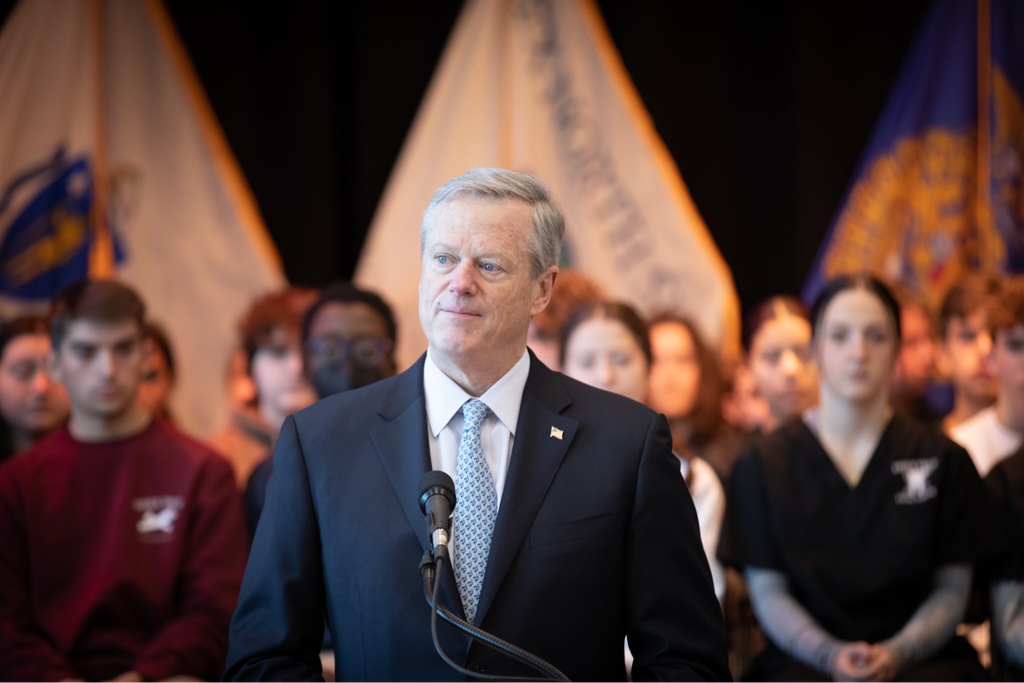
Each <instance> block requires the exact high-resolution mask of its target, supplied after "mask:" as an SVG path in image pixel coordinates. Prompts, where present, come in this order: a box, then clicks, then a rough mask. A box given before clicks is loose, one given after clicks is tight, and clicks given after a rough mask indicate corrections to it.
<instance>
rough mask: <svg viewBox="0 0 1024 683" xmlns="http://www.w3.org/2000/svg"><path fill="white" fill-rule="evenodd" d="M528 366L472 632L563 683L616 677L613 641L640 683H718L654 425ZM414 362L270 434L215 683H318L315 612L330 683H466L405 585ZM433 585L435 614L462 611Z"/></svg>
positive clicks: (420, 422) (707, 578)
mask: <svg viewBox="0 0 1024 683" xmlns="http://www.w3.org/2000/svg"><path fill="white" fill-rule="evenodd" d="M530 361H531V362H530V374H529V378H528V380H527V382H526V388H525V391H524V393H523V401H522V406H521V408H520V412H519V422H518V425H517V427H516V430H515V441H514V444H513V449H512V454H511V458H510V462H509V470H508V475H507V479H506V482H505V488H504V491H503V493H502V498H501V505H500V508H499V511H498V518H497V520H496V522H495V527H494V535H493V538H492V542H491V549H490V555H489V557H488V562H487V572H486V575H485V578H484V584H483V588H482V590H481V594H480V603H479V606H478V610H477V625H478V626H480V628H483V629H484V630H487V631H490V632H491V633H493V634H495V635H497V636H499V637H501V638H504V639H506V640H509V641H511V642H513V643H515V644H516V645H519V646H520V647H523V648H525V649H527V650H529V651H530V652H533V653H534V654H536V655H539V656H540V657H542V658H544V659H546V660H547V661H549V662H550V663H551V664H553V665H554V666H556V667H558V668H559V669H561V670H562V672H564V673H565V674H566V675H567V676H569V677H570V678H571V679H573V680H625V676H626V671H625V666H624V663H623V637H624V636H628V638H629V645H630V649H631V650H632V652H633V655H634V658H635V660H634V665H633V678H634V679H635V680H644V679H663V680H670V679H676V680H678V679H706V680H723V679H724V680H728V678H729V670H728V663H727V658H726V644H725V627H724V624H723V619H722V612H721V609H720V607H719V604H718V601H717V600H716V599H715V594H714V589H713V586H712V581H711V573H710V571H709V569H708V564H707V560H706V558H705V555H704V550H703V548H702V546H701V540H700V532H699V529H698V526H697V516H696V513H695V512H694V508H693V502H692V501H691V499H690V496H689V493H688V491H687V489H686V485H685V483H684V482H683V478H682V477H681V476H680V473H679V463H678V461H677V460H676V458H675V456H674V455H673V454H672V449H671V437H670V435H669V429H668V424H667V422H666V421H665V418H664V417H662V416H660V415H658V414H656V413H655V412H653V411H651V410H650V409H648V408H646V407H644V406H642V405H640V404H639V403H636V402H634V401H630V400H628V399H626V398H623V397H621V396H616V395H614V394H611V393H608V392H605V391H601V390H598V389H594V388H592V387H589V386H586V385H584V384H581V383H579V382H576V381H574V380H571V379H569V378H567V377H565V376H564V375H561V374H559V373H556V372H553V371H551V370H549V369H548V368H547V367H545V366H544V365H543V364H542V363H541V362H540V361H538V360H537V359H536V357H533V356H532V354H531V359H530ZM423 363H424V358H421V359H420V360H419V362H418V363H416V365H414V366H413V367H412V368H410V369H409V370H407V371H406V372H404V373H402V374H400V375H398V376H396V377H393V378H391V379H387V380H384V381H382V382H377V383H376V384H373V385H370V386H368V387H364V388H362V389H357V390H354V391H349V392H345V393H342V394H338V395H335V396H332V397H329V398H327V399H324V400H322V401H320V402H319V403H317V404H315V405H314V406H312V407H310V408H308V409H306V410H304V411H302V412H300V413H298V414H297V415H295V416H294V417H292V418H289V419H288V420H287V421H285V423H284V426H283V428H282V430H281V435H280V437H279V439H278V442H277V448H276V450H275V454H274V473H273V476H272V477H271V480H270V487H269V490H268V494H267V504H266V508H265V510H264V513H263V516H262V518H261V520H260V523H259V528H258V529H257V531H256V537H255V540H254V542H253V547H252V553H251V555H250V558H249V565H248V568H247V569H246V573H245V580H244V581H243V584H242V591H241V595H240V597H239V602H238V609H237V611H236V612H235V616H234V619H233V621H232V623H231V645H230V651H229V654H228V664H227V670H226V672H225V679H234V680H316V679H319V677H320V672H321V670H320V661H319V651H320V644H321V642H322V641H323V624H324V618H325V617H326V620H327V623H328V625H329V627H330V629H331V632H332V634H333V635H334V644H335V654H336V673H337V676H338V680H421V681H427V680H455V679H459V678H461V676H460V675H459V674H458V673H457V672H456V671H454V670H453V669H451V668H449V667H448V666H447V665H446V664H445V663H444V662H443V660H442V659H441V658H440V656H439V655H438V654H437V653H436V652H435V650H434V645H433V642H432V640H431V636H430V607H429V605H428V604H427V602H426V600H425V598H424V595H423V584H422V579H421V578H420V575H419V572H418V567H419V562H420V559H421V557H422V555H423V551H424V550H425V549H426V548H427V543H428V540H427V537H426V525H425V522H424V517H423V514H422V513H421V512H420V508H419V500H418V494H419V491H418V488H417V487H418V484H419V480H420V477H421V476H422V475H423V473H424V472H426V471H428V470H430V469H431V465H430V452H429V446H428V442H427V417H426V410H425V403H424V394H423ZM552 427H556V428H558V429H560V430H562V438H561V439H558V438H555V437H554V436H552V433H551V432H552V430H551V428H552ZM456 505H457V503H456ZM445 570H446V571H444V573H443V574H442V582H441V592H440V595H441V600H443V602H444V603H445V604H446V605H447V606H448V608H449V609H451V610H452V611H454V612H456V613H458V614H460V615H462V614H463V611H462V604H461V600H460V599H459V593H458V588H457V586H456V584H455V580H454V578H453V574H452V572H451V569H450V567H445ZM438 630H439V636H440V640H441V643H442V645H443V646H444V649H445V651H446V653H447V654H448V655H449V656H450V657H452V658H453V659H455V660H456V661H458V662H460V663H462V664H463V665H465V666H469V665H472V668H473V669H475V670H479V671H481V672H483V673H487V674H494V675H519V676H523V675H525V676H537V675H539V674H537V673H536V672H534V671H533V670H531V669H528V668H526V667H524V666H523V665H521V664H519V663H517V662H515V661H513V660H511V659H509V658H508V657H505V656H504V655H501V654H499V653H496V652H494V651H493V650H490V649H488V648H486V647H483V646H481V645H479V644H476V643H472V642H471V641H470V640H469V639H468V638H467V637H465V636H463V635H462V634H461V633H459V632H458V631H456V630H455V629H454V628H453V627H452V626H450V625H448V624H446V623H445V622H443V621H441V620H440V619H439V623H438Z"/></svg>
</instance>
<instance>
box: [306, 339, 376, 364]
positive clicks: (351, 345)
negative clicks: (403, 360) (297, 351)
mask: <svg viewBox="0 0 1024 683" xmlns="http://www.w3.org/2000/svg"><path fill="white" fill-rule="evenodd" d="M390 352H391V340H390V339H382V338H380V337H373V336H369V335H365V336H360V337H352V338H351V339H346V338H344V337H340V336H338V335H336V334H326V335H324V336H322V337H315V338H313V339H310V340H309V341H307V342H306V353H307V354H308V355H309V356H310V357H311V358H315V359H316V360H318V361H323V362H333V363H345V362H349V363H351V364H352V365H353V367H357V368H361V369H364V370H370V369H373V368H376V367H378V366H379V365H380V364H381V363H382V362H383V361H384V358H385V357H386V356H387V354H388V353H390Z"/></svg>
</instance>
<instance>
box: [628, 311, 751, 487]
mask: <svg viewBox="0 0 1024 683" xmlns="http://www.w3.org/2000/svg"><path fill="white" fill-rule="evenodd" d="M650 338H651V354H652V358H653V361H652V363H651V380H650V394H649V399H648V405H650V406H651V407H652V408H654V409H655V410H657V411H658V412H659V413H662V414H663V415H664V416H665V417H667V418H668V423H669V426H670V427H671V428H672V447H673V449H674V450H675V452H676V453H677V454H678V455H680V456H682V457H684V458H691V457H694V456H698V457H700V458H701V459H703V460H704V461H705V462H707V463H708V464H709V465H711V467H713V468H714V470H715V472H716V473H718V476H719V479H722V478H723V477H727V476H728V471H729V469H730V467H731V462H726V461H729V460H730V459H731V455H730V453H729V452H726V451H723V450H722V448H721V445H722V443H723V440H724V439H725V437H728V436H729V428H728V425H727V424H726V422H725V420H724V419H723V418H722V396H723V394H724V391H723V389H724V386H723V382H722V373H721V369H720V367H719V364H718V358H717V357H716V355H715V353H714V352H713V351H712V350H711V349H709V348H708V347H707V345H706V344H705V343H704V341H703V340H702V339H701V337H700V335H699V334H698V333H697V330H696V328H695V327H694V326H693V324H692V323H691V322H690V321H688V320H686V319H685V318H681V317H677V316H671V315H664V316H659V317H656V318H655V319H654V320H652V321H651V323H650Z"/></svg>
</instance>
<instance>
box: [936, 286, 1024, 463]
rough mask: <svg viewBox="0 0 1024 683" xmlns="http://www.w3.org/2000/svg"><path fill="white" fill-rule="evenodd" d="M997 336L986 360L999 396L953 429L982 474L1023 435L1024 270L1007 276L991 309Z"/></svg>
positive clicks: (990, 328)
mask: <svg viewBox="0 0 1024 683" xmlns="http://www.w3.org/2000/svg"><path fill="white" fill-rule="evenodd" d="M988 334H990V335H991V338H992V346H991V351H990V352H989V355H988V358H987V359H986V362H987V363H988V367H989V369H990V371H991V373H992V375H993V376H994V377H995V381H996V402H995V405H992V406H989V407H988V408H985V409H983V410H981V411H980V412H978V413H977V414H976V415H974V416H973V417H971V418H969V419H967V420H964V421H963V422H961V423H960V424H958V425H957V426H956V427H954V428H953V429H952V430H951V431H950V433H949V435H950V437H951V438H952V439H953V440H954V441H956V442H957V443H959V444H960V445H961V446H963V447H964V448H966V449H967V452H968V453H970V454H971V459H972V460H974V465H975V467H977V468H978V473H979V474H981V476H983V477H984V476H985V475H986V474H988V472H989V470H991V469H992V467H993V466H994V465H995V464H996V463H998V462H999V461H1000V460H1003V459H1004V458H1006V457H1008V456H1009V455H1010V454H1011V453H1013V452H1014V451H1016V450H1017V449H1018V448H1020V446H1021V443H1022V441H1024V276H1015V277H1009V278H1007V279H1006V280H1005V281H1004V282H1003V284H1002V287H1001V288H1000V292H999V295H998V297H997V298H996V301H995V303H994V304H993V306H992V308H991V309H990V311H989V315H988Z"/></svg>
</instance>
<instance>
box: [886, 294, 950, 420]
mask: <svg viewBox="0 0 1024 683" xmlns="http://www.w3.org/2000/svg"><path fill="white" fill-rule="evenodd" d="M894 294H895V295H896V300H897V301H898V302H899V304H900V329H901V330H902V333H903V335H902V341H901V342H900V353H899V356H898V357H897V358H896V368H895V370H894V371H893V376H892V386H891V387H890V390H889V400H890V401H891V403H892V407H893V410H895V411H896V412H898V413H902V414H904V415H906V416H908V417H912V418H914V419H915V420H919V421H921V422H925V423H928V424H938V423H939V422H940V421H941V419H942V418H941V416H940V415H938V414H937V413H936V411H935V410H934V409H933V408H932V407H931V406H930V405H929V404H928V400H927V392H928V389H929V387H930V386H931V383H932V381H933V380H934V379H935V325H934V324H933V323H932V314H931V312H930V311H929V310H928V307H927V305H926V304H925V303H924V301H922V300H921V299H920V298H919V297H916V296H914V295H913V294H911V293H910V292H907V291H903V290H894Z"/></svg>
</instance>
